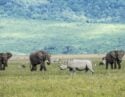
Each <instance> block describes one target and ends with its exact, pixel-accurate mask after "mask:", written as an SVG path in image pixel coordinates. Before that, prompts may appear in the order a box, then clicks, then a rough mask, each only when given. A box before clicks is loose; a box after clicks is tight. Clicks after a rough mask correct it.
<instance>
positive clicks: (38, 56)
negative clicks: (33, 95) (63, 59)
mask: <svg viewBox="0 0 125 97" xmlns="http://www.w3.org/2000/svg"><path fill="white" fill-rule="evenodd" d="M29 59H30V63H31V71H36V70H37V65H38V64H40V71H42V70H44V71H46V70H47V69H46V66H45V61H47V64H48V65H50V64H51V60H50V55H49V54H48V53H47V52H45V51H42V50H40V51H36V52H33V53H31V54H30V56H29Z"/></svg>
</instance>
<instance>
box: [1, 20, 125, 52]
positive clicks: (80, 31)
mask: <svg viewBox="0 0 125 97" xmlns="http://www.w3.org/2000/svg"><path fill="white" fill-rule="evenodd" d="M0 33H1V35H0V51H1V52H2V51H12V52H14V53H16V54H29V53H30V52H32V51H35V50H40V49H44V50H46V51H49V52H50V53H53V54H61V53H62V54H84V53H105V52H107V51H110V50H112V49H123V50H125V41H124V40H125V24H104V23H103V24H101V23H84V22H64V21H62V22H60V21H47V20H44V21H43V20H41V21H40V20H26V19H12V18H11V19H9V18H8V19H7V18H2V19H1V20H0Z"/></svg>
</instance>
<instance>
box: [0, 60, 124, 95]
mask: <svg viewBox="0 0 125 97" xmlns="http://www.w3.org/2000/svg"><path fill="white" fill-rule="evenodd" d="M92 60H93V63H94V64H95V63H96V64H97V65H96V66H95V65H94V70H95V73H94V74H93V75H92V74H91V72H87V73H85V72H79V71H78V72H76V74H75V75H74V76H71V75H70V73H69V72H68V70H65V71H61V70H59V67H58V66H59V64H51V65H50V66H48V65H47V68H48V71H47V72H40V71H39V70H38V71H36V72H30V69H29V62H28V61H27V60H24V59H18V60H11V61H9V67H8V68H7V69H6V70H5V71H0V97H125V73H124V72H125V61H123V62H122V69H121V70H117V69H116V70H111V69H108V70H106V69H105V66H99V65H98V62H99V60H100V59H99V58H92ZM22 64H24V65H25V66H26V68H21V65H22Z"/></svg>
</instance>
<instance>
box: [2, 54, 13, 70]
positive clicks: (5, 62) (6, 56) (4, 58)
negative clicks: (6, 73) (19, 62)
mask: <svg viewBox="0 0 125 97" xmlns="http://www.w3.org/2000/svg"><path fill="white" fill-rule="evenodd" d="M11 57H12V53H10V52H7V53H0V70H5V67H7V66H8V60H9V59H10V58H11Z"/></svg>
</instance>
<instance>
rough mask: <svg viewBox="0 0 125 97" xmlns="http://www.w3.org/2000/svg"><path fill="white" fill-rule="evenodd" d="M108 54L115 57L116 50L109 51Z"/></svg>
mask: <svg viewBox="0 0 125 97" xmlns="http://www.w3.org/2000/svg"><path fill="white" fill-rule="evenodd" d="M108 54H109V55H110V56H112V57H113V58H115V59H116V58H117V55H116V51H111V52H109V53H108Z"/></svg>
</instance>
